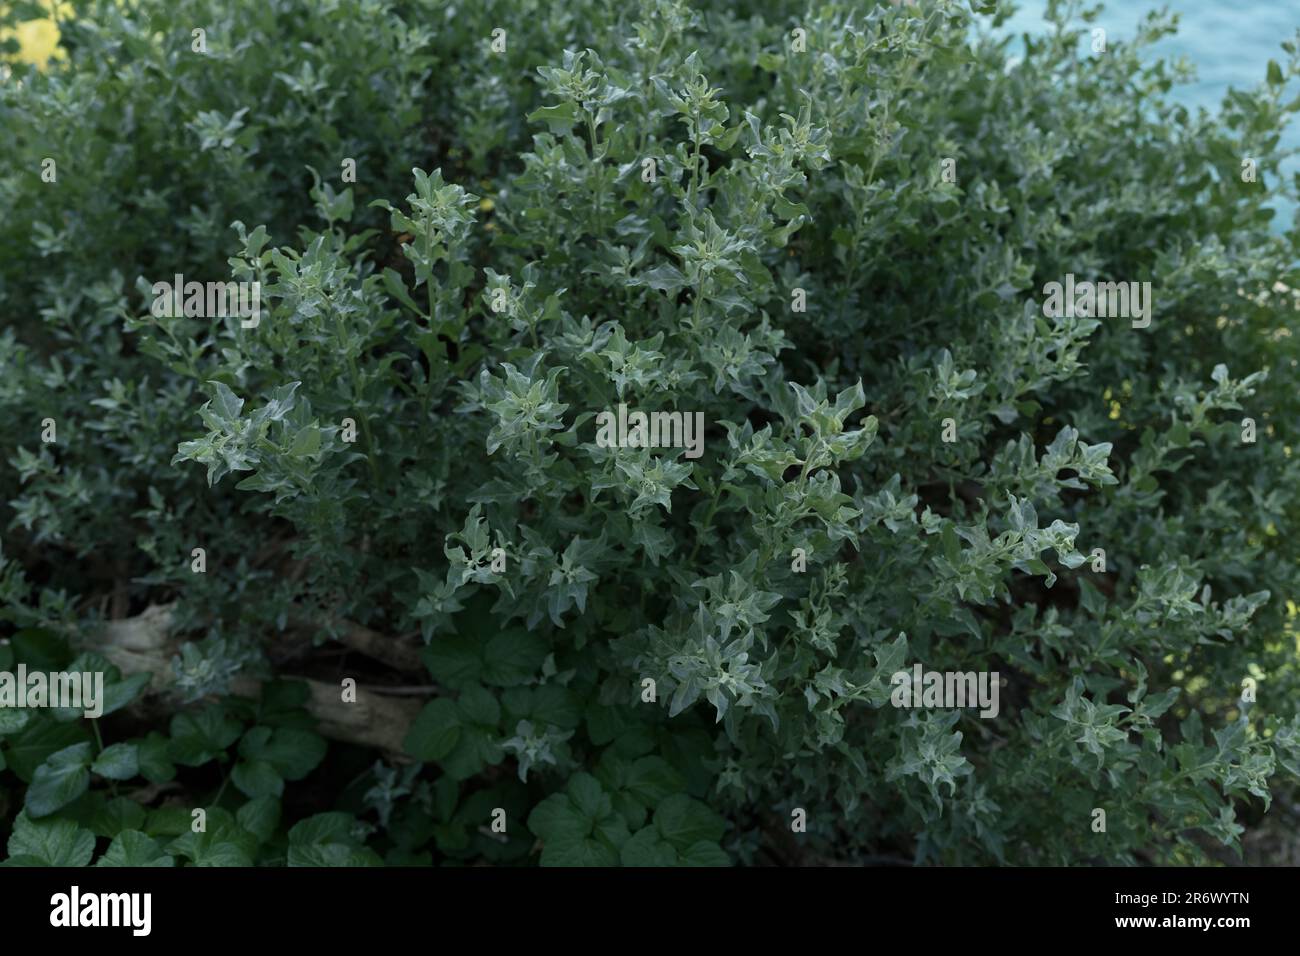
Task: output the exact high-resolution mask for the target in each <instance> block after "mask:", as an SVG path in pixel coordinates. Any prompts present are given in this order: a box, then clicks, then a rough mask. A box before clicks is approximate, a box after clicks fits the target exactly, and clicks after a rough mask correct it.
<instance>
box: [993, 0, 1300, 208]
mask: <svg viewBox="0 0 1300 956" xmlns="http://www.w3.org/2000/svg"><path fill="white" fill-rule="evenodd" d="M1093 5H1094V4H1091V3H1089V4H1086V6H1093ZM1019 7H1020V9H1019V10H1018V11H1017V13H1016V15H1015V16H1014V17H1012V18H1011V19H1010V20H1008V21H1007V23H1006V24H1005V25H1004V27H1003V29H1004V30H1005V31H1006V32H1007V33H1010V34H1013V35H1016V36H1018V35H1020V34H1022V33H1042V32H1045V31H1046V30H1048V29H1050V26H1049V25H1048V24H1047V22H1046V21H1045V20H1044V19H1043V11H1044V10H1046V9H1047V3H1046V2H1045V0H1023V2H1022V3H1020V4H1019ZM1161 8H1167V9H1168V10H1170V11H1171V12H1173V13H1176V14H1178V17H1179V21H1178V33H1177V34H1176V35H1174V36H1172V37H1166V38H1165V39H1163V40H1161V41H1160V42H1159V43H1157V44H1155V45H1154V46H1153V47H1150V48H1148V49H1149V50H1150V51H1151V54H1152V55H1158V56H1161V57H1164V58H1166V59H1177V58H1178V57H1184V58H1186V59H1187V60H1188V61H1189V62H1190V63H1191V64H1192V65H1193V66H1194V67H1195V69H1196V79H1195V80H1194V81H1193V82H1191V83H1188V84H1184V85H1181V86H1176V87H1174V88H1173V90H1171V91H1170V96H1171V97H1172V98H1173V99H1175V100H1176V101H1177V102H1179V103H1182V104H1183V105H1184V106H1187V107H1188V108H1194V107H1198V106H1204V107H1205V108H1206V109H1208V110H1210V111H1211V112H1217V108H1218V106H1219V104H1220V102H1221V101H1222V99H1223V94H1224V93H1226V92H1227V90H1228V88H1229V87H1230V86H1232V87H1237V88H1238V89H1247V88H1250V87H1254V86H1256V85H1258V84H1260V83H1263V82H1264V71H1265V68H1266V67H1267V65H1268V61H1269V60H1270V59H1273V60H1277V61H1278V63H1279V64H1285V63H1286V61H1287V59H1288V56H1287V54H1286V53H1285V52H1284V51H1283V50H1282V49H1281V47H1280V44H1281V43H1282V42H1283V41H1284V40H1292V39H1295V35H1296V30H1297V28H1300V0H1167V2H1164V3H1152V2H1148V0H1112V2H1110V3H1107V4H1106V7H1105V10H1104V11H1103V13H1102V15H1101V17H1100V18H1099V19H1098V20H1097V21H1096V22H1095V23H1093V24H1091V25H1085V24H1082V23H1079V24H1078V25H1079V26H1082V27H1084V28H1085V29H1089V28H1090V27H1092V26H1100V27H1104V28H1105V30H1106V42H1107V44H1108V45H1109V44H1111V43H1114V42H1115V41H1116V40H1120V41H1124V40H1129V39H1132V37H1133V36H1134V34H1135V33H1136V32H1137V25H1138V23H1139V22H1140V21H1141V20H1143V19H1144V18H1145V17H1146V15H1147V14H1148V13H1149V12H1151V11H1153V10H1159V9H1161ZM1076 22H1077V21H1076ZM1085 39H1086V35H1085ZM1081 49H1082V50H1083V51H1084V52H1087V47H1086V46H1085V47H1082V48H1081ZM1013 50H1014V45H1013ZM1297 92H1300V90H1296V89H1294V88H1291V89H1288V90H1287V93H1288V97H1287V98H1288V99H1290V98H1292V97H1294V96H1295V95H1296V94H1297ZM1282 148H1283V149H1300V118H1297V119H1296V120H1293V122H1292V124H1291V125H1290V126H1289V127H1288V129H1287V130H1286V132H1285V133H1284V134H1283V136H1282ZM1282 169H1283V173H1284V175H1286V177H1287V180H1288V181H1291V180H1292V177H1293V176H1294V174H1295V173H1296V172H1297V171H1300V155H1297V156H1292V157H1289V158H1288V159H1286V160H1285V162H1284V163H1283V166H1282ZM1275 208H1277V210H1278V215H1277V216H1275V217H1274V220H1273V226H1274V228H1275V229H1277V230H1281V229H1285V228H1289V227H1290V226H1291V224H1292V220H1293V217H1294V216H1295V214H1296V207H1295V206H1294V204H1292V203H1290V202H1279V203H1277V204H1276V207H1275Z"/></svg>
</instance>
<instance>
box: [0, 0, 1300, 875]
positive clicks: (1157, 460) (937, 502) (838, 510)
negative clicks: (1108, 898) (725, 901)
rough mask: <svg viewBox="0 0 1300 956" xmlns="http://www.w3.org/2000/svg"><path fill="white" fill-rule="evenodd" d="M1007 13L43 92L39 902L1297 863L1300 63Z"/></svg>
mask: <svg viewBox="0 0 1300 956" xmlns="http://www.w3.org/2000/svg"><path fill="white" fill-rule="evenodd" d="M1005 6H1006V5H1005V4H1000V5H999V4H994V3H987V4H986V3H977V4H975V8H976V9H974V10H972V8H971V6H970V5H967V4H960V3H956V2H947V0H942V2H921V3H917V4H915V5H892V4H882V5H879V6H873V5H872V4H862V3H852V2H841V0H828V2H825V3H818V4H806V3H796V2H791V0H762V2H757V0H755V2H744V0H741V2H735V3H705V2H700V3H685V2H674V0H640V2H637V3H616V2H613V0H571V2H566V3H563V4H554V3H543V2H533V0H510V2H499V0H480V2H476V3H459V2H454V0H437V2H435V0H424V2H421V0H409V2H398V0H392V2H388V0H382V2H381V0H319V2H315V3H311V4H305V3H299V2H293V0H256V2H253V0H224V2H220V3H218V2H213V0H123V2H114V0H72V2H69V3H67V4H61V5H60V6H59V7H58V10H57V11H56V19H57V21H58V22H57V32H58V37H59V46H58V54H57V56H56V57H55V58H53V59H51V60H49V61H48V62H43V63H40V64H32V63H27V62H24V58H23V55H22V52H21V49H20V46H19V43H18V42H17V34H13V35H10V36H9V39H8V40H4V41H0V43H3V44H4V46H3V53H0V56H3V58H4V59H3V63H4V67H3V69H4V82H3V84H0V220H2V221H3V223H4V228H3V229H0V450H2V451H3V455H2V459H0V460H3V461H4V462H5V467H3V468H0V502H3V504H2V505H0V511H2V512H3V514H0V527H2V528H3V532H2V537H0V638H2V640H0V673H8V674H16V673H17V672H18V670H19V669H20V668H22V669H23V670H25V671H27V672H41V673H46V672H48V673H78V674H80V673H91V674H100V675H102V679H103V693H102V695H101V699H100V701H99V704H100V706H99V708H98V709H99V710H100V713H99V714H97V715H96V716H94V717H91V718H88V717H85V716H83V711H82V710H79V709H74V708H70V707H44V708H33V707H19V706H16V705H15V704H14V703H13V702H12V701H10V702H8V703H7V705H6V701H5V700H4V699H3V698H0V846H7V860H6V862H7V865H17V866H24V865H42V864H62V865H77V866H80V865H96V866H124V865H145V866H171V865H259V866H279V865H290V866H298V865H307V866H321V865H330V866H334V865H383V864H387V865H410V864H414V865H420V864H436V865H465V864H484V863H486V864H509V865H531V864H538V863H540V864H541V865H543V866H550V865H608V866H615V865H628V866H646V865H718V866H720V865H733V864H773V863H775V864H787V865H788V864H826V863H896V864H918V865H932V864H945V865H965V864H1022V865H1023V864H1028V865H1039V864H1063V863H1068V864H1088V863H1107V864H1187V863H1191V864H1210V863H1217V862H1238V861H1242V860H1247V861H1251V862H1261V861H1263V862H1278V861H1280V860H1283V859H1285V858H1286V856H1287V854H1289V853H1294V852H1295V829H1296V828H1295V821H1296V812H1297V811H1296V809H1295V800H1296V785H1297V775H1298V774H1300V712H1298V711H1297V701H1298V700H1300V696H1298V694H1300V684H1298V683H1297V680H1298V678H1297V672H1296V662H1297V653H1298V650H1300V648H1298V645H1297V642H1296V634H1295V629H1294V621H1293V616H1294V611H1295V608H1294V605H1293V604H1291V603H1290V602H1291V599H1293V598H1295V596H1296V595H1297V593H1300V587H1298V586H1297V585H1298V583H1300V581H1298V579H1300V573H1298V572H1297V556H1298V555H1297V544H1296V533H1295V532H1296V517H1297V507H1298V505H1300V498H1298V497H1297V490H1296V489H1297V488H1300V474H1298V468H1297V464H1296V458H1295V456H1294V455H1293V449H1292V445H1293V443H1294V440H1295V438H1294V423H1295V422H1296V421H1297V416H1298V415H1300V402H1298V400H1297V392H1296V389H1295V387H1294V381H1295V379H1294V376H1295V368H1296V358H1297V348H1296V339H1295V337H1294V335H1293V334H1292V333H1291V329H1292V327H1293V326H1294V325H1295V323H1296V316H1297V312H1296V309H1297V294H1296V293H1293V292H1292V291H1291V288H1292V287H1293V286H1297V285H1300V276H1297V275H1296V268H1295V263H1296V261H1297V258H1298V257H1297V250H1296V246H1295V235H1294V233H1293V232H1292V231H1290V229H1289V228H1288V229H1285V230H1279V229H1275V228H1272V218H1273V213H1272V211H1271V209H1270V200H1271V199H1272V198H1273V197H1275V196H1277V195H1279V194H1286V195H1294V192H1295V186H1296V184H1294V183H1289V182H1286V181H1284V180H1282V179H1281V178H1280V177H1279V175H1278V173H1277V170H1278V163H1279V161H1280V159H1281V151H1280V149H1279V146H1278V140H1279V131H1280V129H1281V128H1282V126H1283V124H1284V123H1285V122H1286V121H1287V119H1288V118H1289V116H1290V114H1292V113H1294V112H1295V111H1296V110H1297V109H1300V99H1297V98H1296V92H1297V84H1296V83H1295V79H1296V77H1297V74H1300V51H1298V50H1297V47H1296V45H1295V44H1296V41H1295V40H1291V41H1288V42H1285V43H1281V45H1280V46H1279V50H1278V59H1277V60H1276V61H1273V62H1270V63H1268V64H1267V65H1266V66H1264V65H1262V66H1261V77H1260V84H1259V86H1258V87H1257V88H1255V89H1252V90H1244V91H1234V92H1233V93H1232V94H1231V95H1230V96H1229V97H1228V98H1227V100H1226V101H1225V103H1224V105H1223V108H1222V110H1221V111H1220V112H1219V113H1218V114H1216V115H1209V114H1206V113H1198V114H1192V113H1190V112H1189V111H1188V110H1186V109H1184V108H1182V107H1179V106H1177V105H1175V104H1173V103H1172V102H1171V100H1170V99H1169V91H1170V89H1171V87H1172V85H1173V84H1174V83H1176V82H1178V81H1180V80H1182V79H1185V78H1186V76H1185V70H1184V68H1183V67H1181V66H1179V65H1176V64H1169V63H1166V62H1163V61H1161V60H1158V59H1155V58H1152V57H1151V56H1149V55H1148V54H1147V52H1146V49H1147V48H1148V47H1149V46H1150V44H1151V43H1153V42H1154V41H1156V40H1157V39H1158V38H1160V37H1161V36H1162V35H1165V34H1166V33H1167V32H1168V31H1169V30H1171V29H1172V28H1173V27H1172V18H1171V17H1167V16H1155V17H1152V18H1150V19H1148V20H1147V21H1146V23H1145V25H1144V26H1143V28H1142V29H1141V31H1140V32H1139V34H1138V35H1137V36H1134V37H1131V38H1126V39H1125V40H1124V41H1123V42H1121V41H1120V40H1119V39H1118V38H1115V37H1109V38H1106V37H1105V36H1104V34H1103V38H1102V43H1101V49H1100V50H1098V49H1097V46H1098V42H1097V41H1098V35H1097V33H1096V32H1095V31H1096V29H1102V30H1104V27H1105V15H1104V12H1101V11H1099V10H1093V9H1084V8H1082V6H1081V5H1079V4H1068V3H1058V4H1055V5H1053V7H1052V11H1051V15H1050V16H1051V21H1052V22H1051V23H1050V24H1049V25H1047V26H1046V27H1045V32H1044V33H1043V34H1041V35H1037V36H1033V37H1029V38H1027V39H1026V41H1025V44H1024V49H1023V50H1017V51H1014V52H1013V50H1012V48H1011V45H1010V41H1008V40H1005V39H993V38H992V37H991V35H990V33H989V32H988V30H989V26H990V25H991V24H993V23H994V22H995V21H996V16H997V11H998V9H999V7H1002V8H1005ZM5 10H6V12H5V14H4V21H3V23H2V24H0V25H3V26H5V27H9V28H15V27H17V26H18V25H19V24H20V23H24V22H31V21H32V20H34V19H35V18H38V17H40V18H46V17H48V16H49V15H50V11H51V8H50V7H49V6H45V7H41V6H38V5H35V4H31V3H13V4H9V5H8V6H7V7H6V8H5ZM1004 12H1005V10H1004ZM1282 40H1285V38H1279V41H1280V42H1281V41H1282ZM28 59H30V58H28ZM178 276H180V277H183V280H177V279H176V277H178ZM1067 276H1069V277H1070V281H1072V282H1073V281H1074V279H1076V278H1077V279H1078V280H1079V281H1080V282H1084V281H1093V280H1096V281H1115V282H1134V283H1149V287H1148V288H1149V289H1150V290H1151V294H1150V297H1149V298H1148V299H1147V300H1146V304H1147V306H1149V311H1148V313H1147V314H1146V315H1145V316H1139V317H1135V318H1133V320H1132V321H1130V319H1129V317H1127V316H1121V317H1116V316H1107V315H1102V314H1100V311H1099V310H1096V309H1094V310H1091V312H1090V313H1085V314H1078V313H1077V311H1076V310H1074V309H1071V308H1067V309H1056V310H1053V309H1052V308H1050V307H1048V306H1047V304H1045V299H1047V298H1048V296H1049V292H1048V288H1049V284H1050V283H1053V282H1065V281H1066V277H1067ZM191 281H198V282H201V283H209V282H223V283H244V284H245V287H246V288H249V289H254V290H255V291H256V294H257V297H258V298H257V303H258V306H257V313H256V314H255V315H253V314H251V313H239V314H230V313H229V311H228V310H219V311H221V312H222V313H223V314H213V312H212V310H211V309H209V308H207V306H208V304H209V303H210V300H207V299H204V298H203V296H199V297H198V298H197V299H195V301H194V303H193V308H191V307H190V306H191V303H190V300H189V293H188V291H187V289H186V285H187V283H189V282H191ZM254 283H256V285H255V286H254ZM173 285H179V288H176V289H172V288H171V286H173ZM173 293H175V294H174V295H173ZM176 306H179V308H177V307H176ZM1143 318H1145V319H1146V323H1145V324H1143V321H1142V319H1143ZM656 412H657V413H661V414H660V417H659V418H649V419H647V424H649V425H654V426H656V427H655V428H654V429H653V431H654V436H653V437H655V438H656V439H662V441H659V440H656V441H654V442H651V441H649V440H648V439H649V438H650V437H651V435H649V434H647V431H648V430H642V431H640V432H639V431H638V428H637V422H638V419H637V417H636V416H637V414H638V413H641V414H646V413H656ZM669 415H676V418H673V419H670V418H668V417H667V416H669ZM659 426H662V427H659ZM638 437H639V438H640V439H641V440H638ZM651 445H654V446H656V447H650V446H651ZM662 446H667V447H662ZM915 668H921V669H922V672H923V673H930V672H933V673H939V674H952V673H963V674H971V675H978V676H979V677H980V678H981V679H982V681H983V683H981V684H980V687H981V694H986V693H987V694H992V695H993V697H992V700H991V701H988V700H985V701H984V703H988V704H989V706H987V707H984V708H983V709H982V710H981V708H980V707H977V706H965V705H962V704H958V705H955V706H954V705H953V702H952V701H951V700H945V699H944V698H942V697H935V698H934V699H931V698H930V697H929V696H926V695H925V694H924V693H923V690H924V689H925V682H924V680H922V681H921V682H920V683H917V684H916V688H915V689H916V691H917V697H916V700H915V701H911V699H910V697H909V696H908V695H907V694H906V693H905V692H906V691H907V690H908V689H909V688H910V687H911V684H912V683H916V682H915V681H911V679H910V678H907V675H910V674H912V673H914V672H915V671H914V669H915ZM899 674H903V675H904V677H905V678H906V679H904V680H900V679H899V678H898V675H899ZM909 681H911V682H910V683H909ZM3 691H4V688H3V686H2V685H0V693H3ZM900 692H903V693H900ZM910 703H915V704H916V705H917V706H910V705H908V704H910ZM967 703H970V704H973V701H968V702H967ZM990 711H991V712H992V713H990Z"/></svg>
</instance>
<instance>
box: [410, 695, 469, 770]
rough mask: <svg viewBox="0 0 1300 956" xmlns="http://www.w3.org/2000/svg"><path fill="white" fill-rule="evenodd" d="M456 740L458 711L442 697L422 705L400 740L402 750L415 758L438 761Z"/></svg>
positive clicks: (458, 724)
mask: <svg viewBox="0 0 1300 956" xmlns="http://www.w3.org/2000/svg"><path fill="white" fill-rule="evenodd" d="M459 739H460V712H459V710H458V708H457V707H456V705H455V704H454V703H452V702H451V701H450V700H448V699H447V698H445V697H439V698H438V699H436V700H432V701H430V702H429V703H427V704H425V705H424V709H423V710H421V711H420V714H419V716H418V717H416V718H415V720H414V721H413V722H412V724H411V729H410V730H409V731H408V732H407V734H406V739H405V740H404V741H403V743H402V746H403V749H405V750H406V752H407V753H408V754H410V755H411V756H412V757H414V758H415V759H416V760H424V761H430V760H441V759H442V758H443V757H445V756H447V754H449V753H451V751H452V748H453V747H455V746H456V741H457V740H459Z"/></svg>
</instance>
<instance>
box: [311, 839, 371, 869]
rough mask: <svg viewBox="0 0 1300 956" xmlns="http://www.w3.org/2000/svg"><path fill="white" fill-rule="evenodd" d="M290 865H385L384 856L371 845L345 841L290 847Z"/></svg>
mask: <svg viewBox="0 0 1300 956" xmlns="http://www.w3.org/2000/svg"><path fill="white" fill-rule="evenodd" d="M289 865H290V866H313V867H325V866H328V867H341V866H348V867H351V866H383V865H384V861H383V858H382V857H380V855H379V854H378V853H376V852H375V851H374V850H372V849H370V848H369V847H364V846H363V847H355V846H348V845H347V844H345V843H317V844H312V845H310V846H291V847H289Z"/></svg>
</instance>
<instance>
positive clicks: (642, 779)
mask: <svg viewBox="0 0 1300 956" xmlns="http://www.w3.org/2000/svg"><path fill="white" fill-rule="evenodd" d="M623 785H624V787H625V788H626V789H627V790H628V791H630V792H631V793H632V795H633V796H635V797H636V798H637V799H639V800H641V801H642V802H643V803H645V804H646V805H647V806H650V807H655V806H658V805H659V803H660V802H661V801H663V800H666V799H667V798H668V797H670V796H671V795H673V794H675V793H681V792H682V791H683V790H685V789H686V778H684V777H683V776H682V775H681V774H680V773H678V772H677V770H676V769H675V768H674V767H673V765H672V764H670V763H669V762H668V761H667V760H664V759H663V758H662V757H655V756H649V757H642V758H641V759H640V760H637V761H635V762H634V763H633V764H632V765H631V766H630V767H629V768H628V770H627V776H626V779H625V780H624V781H623Z"/></svg>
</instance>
